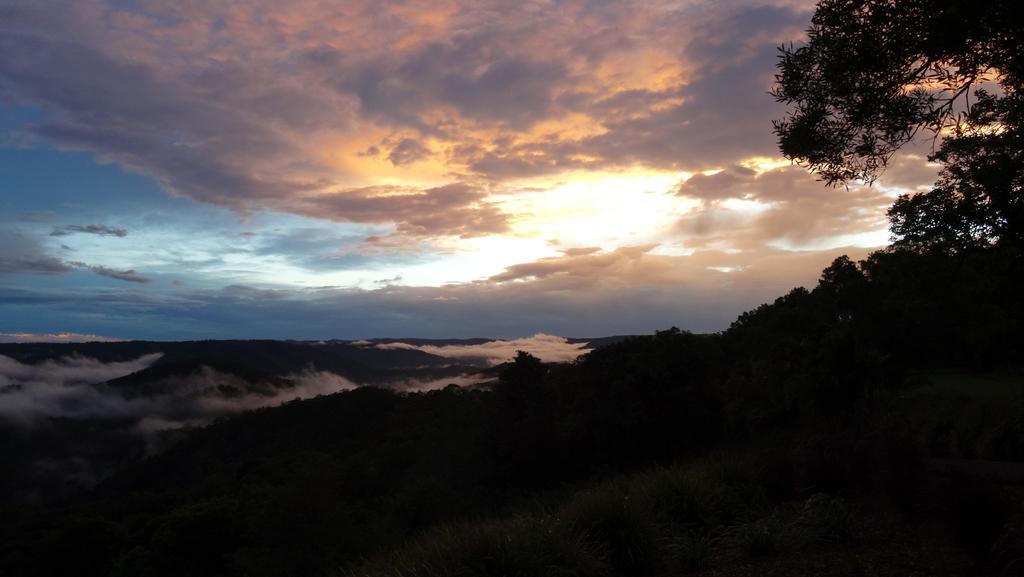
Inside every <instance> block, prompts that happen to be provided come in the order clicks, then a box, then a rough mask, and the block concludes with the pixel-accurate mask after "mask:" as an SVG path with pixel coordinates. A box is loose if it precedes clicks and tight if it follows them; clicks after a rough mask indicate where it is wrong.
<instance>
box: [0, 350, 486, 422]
mask: <svg viewBox="0 0 1024 577" xmlns="http://www.w3.org/2000/svg"><path fill="white" fill-rule="evenodd" d="M161 356H162V354H161V353H153V354H149V355H144V356H142V357H139V358H137V359H134V360H131V361H124V362H110V363H103V362H100V361H98V360H96V359H93V358H90V357H83V356H68V357H61V358H55V359H49V360H46V361H43V362H41V363H38V364H24V363H21V362H19V361H17V360H15V359H12V358H10V357H7V356H3V355H0V420H6V421H8V422H12V423H17V424H20V425H22V426H37V425H38V424H39V422H40V421H41V420H43V419H47V418H54V417H65V418H74V419H91V420H107V421H128V422H129V423H131V425H130V426H132V427H135V428H137V429H138V430H139V431H141V432H143V433H151V432H154V431H157V430H163V429H174V428H181V427H184V426H196V425H203V424H206V423H209V422H211V421H212V420H213V419H214V418H216V417H218V416H223V415H229V414H235V413H239V412H243V411H249V410H253V409H258V408H262V407H272V406H277V405H281V404H283V403H286V402H289V401H293V400H296V399H309V398H313V397H316V396H319V395H330V394H334V393H339V392H343V391H349V390H352V389H355V388H357V387H359V386H360V385H359V384H358V383H355V382H353V381H351V380H349V379H347V378H345V377H342V376H340V375H337V374H334V373H331V372H328V371H317V370H314V369H307V370H303V371H299V372H295V373H291V374H287V375H281V376H280V377H277V378H274V379H266V380H255V381H253V380H247V379H244V378H242V377H239V376H237V375H234V374H231V373H225V372H222V371H218V370H216V369H213V368H210V367H208V366H200V367H199V368H198V369H196V370H195V371H193V372H191V373H189V374H185V375H175V376H169V377H162V378H156V379H153V380H149V381H144V382H141V383H136V384H133V386H132V387H131V388H130V389H123V388H120V387H116V386H112V385H109V384H106V383H107V381H110V380H112V379H116V378H119V377H124V376H126V375H130V374H132V373H135V372H136V371H140V370H142V369H145V368H147V367H149V366H151V365H152V364H153V363H154V362H156V361H157V360H158V359H159V358H160V357H161ZM483 380H485V378H484V377H481V376H479V375H456V376H452V377H447V378H426V379H415V378H404V379H399V380H396V381H394V382H392V383H388V384H385V385H383V386H388V387H390V388H393V389H395V390H399V391H406V392H414V391H426V390H432V389H435V388H442V387H444V386H447V385H448V384H451V383H456V384H462V385H467V386H468V385H473V384H478V383H480V382H482V381H483Z"/></svg>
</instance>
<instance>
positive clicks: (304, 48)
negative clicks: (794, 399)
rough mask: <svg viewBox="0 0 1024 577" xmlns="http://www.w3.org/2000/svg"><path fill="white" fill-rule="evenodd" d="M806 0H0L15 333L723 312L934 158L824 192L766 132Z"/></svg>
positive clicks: (838, 249)
mask: <svg viewBox="0 0 1024 577" xmlns="http://www.w3.org/2000/svg"><path fill="white" fill-rule="evenodd" d="M810 8H811V6H810V4H809V3H804V2H789V1H783V0H779V1H778V2H775V3H774V4H760V3H746V2H736V3H724V4H723V3H718V2H686V3H678V2H668V1H666V2H615V3H599V2H539V3H529V4H527V5H519V4H518V3H504V2H482V3H479V2H472V3H465V2H460V1H456V0H452V1H446V2H440V3H430V4H429V5H426V4H417V3H409V4H392V3H380V2H369V1H367V2H362V1H352V2H340V3H337V2H320V1H318V0H303V1H300V2H292V3H288V4H287V5H284V4H280V3H269V2H262V1H258V0H253V1H243V2H235V3H231V4H230V5H219V4H206V3H191V2H189V3H178V2H139V3H136V2H110V1H107V0H87V1H83V2H75V3H74V4H73V5H63V4H62V5H61V9H56V8H55V7H54V6H50V5H49V3H47V2H31V3H29V2H26V3H21V2H16V3H14V4H13V5H6V6H5V7H3V8H0V16H2V18H0V31H2V41H0V42H2V44H0V54H2V56H0V95H2V97H0V130H2V131H3V134H4V140H3V142H4V143H5V144H4V146H5V148H3V149H2V150H0V174H2V175H4V177H5V178H4V179H3V180H2V181H0V195H2V197H0V199H2V207H3V213H2V217H0V218H2V219H3V227H2V232H0V236H2V238H0V247H2V248H0V274H2V275H3V276H2V277H0V288H2V289H3V290H5V291H6V293H4V294H5V295H7V296H6V297H0V310H2V311H3V319H4V325H3V326H0V329H2V330H5V331H8V332H12V333H13V332H31V333H61V332H74V333H86V334H97V335H104V336H110V337H115V338H131V337H138V336H145V335H144V334H142V333H139V332H138V331H139V330H140V329H138V328H137V327H138V326H140V325H139V324H137V323H135V324H132V323H131V322H130V319H133V318H145V319H147V323H146V324H145V326H147V327H151V329H146V330H152V331H153V334H157V333H160V332H161V331H169V333H167V334H173V335H176V336H179V337H186V336H204V335H219V336H231V335H233V334H235V332H236V331H243V330H244V331H248V333H246V334H263V333H261V332H260V331H261V330H263V329H261V328H260V327H261V326H263V327H268V326H270V325H268V324H266V323H265V322H264V321H263V320H261V319H264V318H266V317H265V315H272V316H273V317H274V319H275V320H274V322H273V326H274V327H276V328H273V329H267V330H270V331H271V332H272V333H273V334H272V335H271V334H268V335H267V336H282V337H283V336H304V337H328V336H343V335H351V336H357V337H363V336H372V335H374V334H378V333H381V332H386V333H389V334H406V335H418V334H424V335H426V334H428V333H430V334H432V333H431V331H433V330H434V329H433V328H427V327H436V326H441V325H444V326H446V327H447V329H446V332H445V336H454V335H460V334H465V335H470V334H475V333H476V332H477V331H483V332H488V333H492V332H493V333H495V335H494V336H521V335H526V334H534V333H536V332H540V331H553V330H555V329H556V327H552V326H547V325H545V324H544V322H545V321H544V319H545V318H554V316H553V315H556V311H557V315H558V320H557V322H558V323H559V324H560V326H562V327H563V328H564V331H565V332H577V331H583V330H590V328H589V327H590V326H591V325H590V324H589V322H587V323H583V322H580V320H581V319H582V318H585V317H588V315H589V313H587V312H586V308H587V307H599V306H603V305H602V304H601V303H607V302H610V301H609V299H610V300H611V301H617V300H619V299H622V298H634V297H635V299H636V301H637V302H638V303H639V304H638V305H637V308H636V309H635V310H630V311H625V310H621V311H620V310H619V309H612V310H615V311H618V312H615V313H614V314H612V316H611V317H609V318H607V319H606V322H607V326H608V327H609V330H612V329H611V327H615V328H614V330H616V331H623V330H635V331H646V330H651V329H653V328H655V327H654V326H653V325H652V326H648V324H650V322H651V321H650V319H658V323H659V326H660V325H662V324H665V323H666V322H667V323H669V324H672V323H676V324H680V325H681V326H686V327H687V328H692V329H694V330H717V329H720V328H722V326H724V323H726V322H728V320H729V319H730V318H731V317H732V316H734V315H735V314H736V313H737V312H739V311H740V310H743V308H744V307H746V306H749V305H752V304H757V302H758V301H759V299H763V298H769V297H770V296H772V295H774V294H775V291H776V289H777V287H778V286H780V285H787V286H788V285H797V284H802V283H807V282H809V281H812V280H813V279H814V278H816V276H817V272H818V270H819V268H820V265H821V264H822V263H825V262H828V261H829V260H830V259H831V258H832V257H834V256H835V255H837V254H841V253H842V252H851V253H854V254H856V253H859V252H863V251H864V249H866V248H867V247H870V246H877V245H879V244H883V243H884V242H885V240H886V238H887V232H886V222H885V217H884V211H885V207H886V206H888V204H889V203H891V199H892V197H893V195H894V194H895V193H897V192H899V191H906V190H916V189H917V188H918V187H921V186H923V185H927V184H928V183H929V182H931V181H932V180H933V177H934V172H935V169H934V167H931V166H928V165H927V163H926V162H925V160H924V156H922V155H919V154H916V153H915V151H913V150H908V151H907V153H906V154H905V155H903V156H900V157H898V158H896V159H894V160H893V163H892V165H893V168H892V169H891V170H890V171H889V172H888V173H886V175H884V176H883V178H882V179H881V180H880V181H879V182H878V183H876V184H875V186H873V187H853V188H851V189H849V190H846V191H843V192H842V193H840V194H835V193H834V192H833V191H830V190H826V189H825V188H824V187H822V186H821V184H820V183H819V182H817V181H816V180H815V177H814V176H813V175H811V174H808V173H807V172H806V171H804V170H803V169H802V168H800V167H795V166H791V164H790V163H789V162H788V161H786V160H785V159H782V158H780V157H779V154H778V152H777V150H776V146H775V142H774V140H773V138H772V135H771V130H770V122H771V120H772V119H773V118H776V117H778V116H779V114H780V113H781V109H780V108H779V107H778V106H777V105H776V104H775V103H774V102H773V100H772V98H771V97H769V96H767V95H766V94H765V91H766V90H767V88H768V86H770V84H771V82H772V79H773V74H774V64H775V61H774V47H775V46H777V45H778V44H780V43H783V42H787V41H790V40H794V39H799V38H801V36H802V34H803V29H804V27H805V23H806V22H807V21H808V18H809V14H810V12H809V10H810ZM736 39H740V40H738V41H737V40H736ZM44 69H45V70H46V71H47V73H46V74H36V73H34V72H33V71H38V70H44ZM725 261H728V262H725ZM769 262H771V263H774V265H773V269H772V270H773V272H771V273H770V274H769V273H768V272H767V270H768V269H767V268H766V263H769ZM538 267H539V268H538ZM535 269H538V270H543V271H544V274H543V275H540V276H537V275H534V274H532V273H531V274H520V273H522V272H523V271H534V270H535ZM702 275H704V276H702ZM513 278H514V279H515V282H514V283H509V282H508V281H506V280H503V279H513ZM556 279H557V282H556ZM569 279H571V280H572V283H571V284H572V286H573V287H575V288H574V289H573V291H575V292H573V293H570V292H566V289H565V286H566V284H565V283H568V282H569ZM583 287H587V288H583ZM698 293H699V294H701V295H714V296H713V297H712V296H702V297H701V299H709V298H710V299H712V300H714V301H715V304H714V306H713V307H711V309H709V308H708V306H707V305H706V304H697V303H696V301H695V300H694V298H695V297H694V296H693V295H695V294H698ZM628 295H632V296H628ZM25 299H28V301H25ZM471 299H473V300H478V301H479V302H481V303H482V302H488V301H491V300H493V302H495V303H498V302H512V301H516V302H529V303H532V305H531V306H533V307H534V312H535V314H531V315H518V318H519V322H518V323H513V324H511V325H509V324H506V323H505V322H504V320H502V321H501V322H498V319H505V318H506V311H504V310H503V309H502V308H501V306H500V305H495V306H494V307H492V308H490V309H487V310H482V309H478V308H472V307H469V305H466V304H465V303H467V302H468V301H469V300H471ZM567 299H568V300H567ZM23 302H31V303H32V304H31V305H24V304H15V303H23ZM100 302H104V303H115V305H112V307H108V308H106V309H104V311H103V312H98V310H97V308H96V306H97V305H96V303H100ZM456 302H458V303H461V304H460V305H458V306H456V305H454V304H453V303H456ZM701 302H702V303H704V302H705V301H704V300H702V301H701ZM424 303H446V304H445V305H444V306H441V305H437V306H433V307H431V306H427V305H425V304H424ZM584 305H585V306H584ZM474 306H475V305H474ZM268 307H269V309H272V310H269V309H268ZM214 309H216V310H218V311H223V312H224V314H225V315H227V316H228V317H230V319H231V321H230V322H231V323H236V324H237V325H236V326H237V328H232V327H226V326H225V325H224V323H223V322H215V321H208V320H207V319H206V317H205V316H204V315H205V314H206V313H208V312H209V311H210V310H214ZM712 309H713V310H715V311H719V312H717V313H716V315H717V316H708V315H707V314H706V312H707V311H708V310H712ZM581 315H582V316H581ZM615 315H619V316H618V317H615ZM613 317H615V318H613ZM469 318H471V319H473V322H467V321H465V319H469ZM289 319H301V320H294V321H293V322H290V321H289ZM673 319H674V320H673ZM445 323H447V324H446V325H445ZM460 323H461V324H460ZM688 323H689V324H688ZM243 325H245V327H246V328H244V329H243V328H242V326H243ZM130 327H136V328H130ZM282 327H290V328H282ZM488 327H493V328H492V329H489V328H488ZM342 333H343V334H342ZM497 333H501V334H497ZM146 334H149V333H146Z"/></svg>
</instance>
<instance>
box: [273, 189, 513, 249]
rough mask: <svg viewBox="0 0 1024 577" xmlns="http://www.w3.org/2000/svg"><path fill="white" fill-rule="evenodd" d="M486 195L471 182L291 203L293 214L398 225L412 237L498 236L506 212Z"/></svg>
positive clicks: (351, 193) (347, 193) (360, 192)
mask: <svg viewBox="0 0 1024 577" xmlns="http://www.w3.org/2000/svg"><path fill="white" fill-rule="evenodd" d="M487 194H488V193H487V191H486V190H484V189H482V188H479V187H476V186H473V185H470V184H449V185H447V186H440V187H436V188H430V189H425V190H421V189H410V188H403V187H394V186H391V187H367V188H361V189H351V190H346V191H343V192H339V193H335V194H323V195H317V196H308V197H303V198H300V199H295V200H293V201H292V204H291V207H292V210H293V211H294V212H298V213H300V214H306V215H309V216H317V217H320V218H328V219H331V220H337V221H347V222H369V223H387V222H390V221H397V222H398V223H399V224H398V231H399V232H401V233H403V234H407V235H414V236H416V235H424V236H462V237H471V236H479V235H484V234H498V233H502V232H506V231H507V230H508V228H509V225H508V218H507V215H505V214H504V213H503V212H501V210H499V209H498V208H497V207H496V206H494V205H492V204H488V203H487V202H486V201H485V198H486V197H487Z"/></svg>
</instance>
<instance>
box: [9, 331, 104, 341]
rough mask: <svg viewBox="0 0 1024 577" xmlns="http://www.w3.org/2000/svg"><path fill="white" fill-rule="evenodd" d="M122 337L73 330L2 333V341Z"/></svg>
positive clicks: (81, 339)
mask: <svg viewBox="0 0 1024 577" xmlns="http://www.w3.org/2000/svg"><path fill="white" fill-rule="evenodd" d="M119 340H121V339H114V338H111V337H104V336H100V335H88V334H81V333H73V332H60V333H29V332H19V333H0V343H88V342H99V343H112V342H116V341H119Z"/></svg>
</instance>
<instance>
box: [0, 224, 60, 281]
mask: <svg viewBox="0 0 1024 577" xmlns="http://www.w3.org/2000/svg"><path fill="white" fill-rule="evenodd" d="M71 270H73V267H71V266H70V265H69V264H67V263H66V262H64V261H62V260H60V259H58V258H54V257H52V256H50V255H48V254H46V253H45V251H44V250H43V247H42V245H41V244H40V242H39V241H38V239H36V238H35V237H31V236H27V235H24V234H20V233H17V232H8V231H0V275H10V274H20V273H34V274H45V275H52V274H61V273H66V272H69V271H71Z"/></svg>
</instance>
